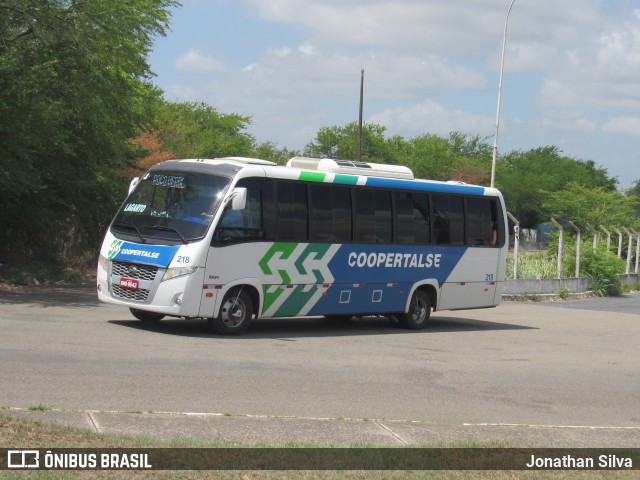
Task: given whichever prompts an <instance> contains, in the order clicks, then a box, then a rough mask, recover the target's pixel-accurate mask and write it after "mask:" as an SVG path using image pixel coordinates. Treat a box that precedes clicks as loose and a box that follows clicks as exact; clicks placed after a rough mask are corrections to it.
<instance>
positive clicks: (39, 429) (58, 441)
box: [0, 412, 640, 480]
mask: <svg viewBox="0 0 640 480" xmlns="http://www.w3.org/2000/svg"><path fill="white" fill-rule="evenodd" d="M0 446H1V447H3V448H96V449H110V448H132V449H136V448H229V447H287V448H303V447H307V448H308V447H314V446H318V445H310V444H296V443H287V444H286V445H265V444H260V445H244V444H239V443H236V442H229V441H225V440H214V441H202V440H195V439H187V438H178V439H174V440H169V441H163V440H158V439H155V438H152V437H146V436H126V435H114V434H98V433H94V432H91V431H90V430H85V429H79V428H73V427H68V426H62V425H56V424H44V423H40V422H35V421H31V420H23V419H16V418H12V417H10V416H7V415H2V413H1V412H0ZM322 446H323V447H326V446H327V445H322ZM416 446H420V447H429V446H431V447H434V446H437V447H445V446H446V447H448V448H456V447H460V448H469V447H475V448H495V447H505V448H506V447H513V446H514V445H507V444H503V445H501V444H496V443H494V442H492V443H482V442H480V443H479V442H458V443H456V444H448V445H416ZM358 447H360V448H362V447H363V445H358ZM365 447H366V446H365ZM371 448H375V447H373V446H372V447H371ZM0 478H2V479H24V478H28V479H32V478H33V479H43V480H50V479H55V480H58V479H84V478H89V479H102V478H108V479H116V480H118V479H129V478H136V479H146V478H153V479H192V478H194V479H222V480H227V479H229V480H231V479H233V480H280V479H293V480H310V479H322V480H338V479H347V480H360V479H362V480H364V479H367V480H369V479H372V480H396V479H398V480H413V479H480V480H484V479H496V480H513V479H573V478H578V479H587V480H591V479H593V480H595V479H600V478H611V479H625V480H626V479H640V471H638V470H636V471H606V472H605V471H587V472H580V471H561V472H548V471H508V470H505V471H498V470H491V471H386V470H385V471H375V470H371V471H369V470H368V471H309V470H286V471H281V470H279V471H270V470H260V471H240V470H234V471H157V470H156V471H111V470H110V471H32V472H13V471H0Z"/></svg>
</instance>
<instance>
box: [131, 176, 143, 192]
mask: <svg viewBox="0 0 640 480" xmlns="http://www.w3.org/2000/svg"><path fill="white" fill-rule="evenodd" d="M138 183H140V177H134V178H133V179H132V180H131V183H129V193H131V192H133V189H134V188H136V185H138Z"/></svg>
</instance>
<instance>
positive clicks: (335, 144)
mask: <svg viewBox="0 0 640 480" xmlns="http://www.w3.org/2000/svg"><path fill="white" fill-rule="evenodd" d="M385 131H386V128H385V127H383V126H381V125H376V124H373V123H369V124H365V125H363V127H362V161H364V162H373V163H391V164H395V163H398V161H397V158H396V157H395V151H394V150H392V149H391V148H389V143H388V142H387V140H386V138H385V136H384V133H385ZM397 143H398V138H394V139H393V141H392V144H394V145H396V146H397ZM304 155H306V156H309V157H326V158H336V159H341V160H356V159H357V158H358V124H357V122H351V123H348V124H347V125H346V126H344V127H338V126H333V127H323V128H321V129H320V130H318V133H317V134H316V138H315V140H314V141H312V142H310V143H308V144H307V146H306V147H305V149H304Z"/></svg>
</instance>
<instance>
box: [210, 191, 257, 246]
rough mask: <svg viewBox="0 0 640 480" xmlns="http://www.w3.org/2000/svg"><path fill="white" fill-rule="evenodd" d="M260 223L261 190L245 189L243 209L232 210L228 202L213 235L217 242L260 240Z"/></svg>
mask: <svg viewBox="0 0 640 480" xmlns="http://www.w3.org/2000/svg"><path fill="white" fill-rule="evenodd" d="M262 225H263V223H262V192H261V191H260V190H258V189H254V188H248V189H247V205H246V207H245V208H244V209H243V210H233V209H232V208H231V203H229V204H228V205H227V206H226V207H225V210H224V213H223V215H222V218H221V219H220V222H219V223H218V228H217V230H216V233H215V235H214V241H215V242H217V243H223V244H228V243H232V242H238V241H247V240H249V241H250V240H261V239H263V238H264V230H263V226H262Z"/></svg>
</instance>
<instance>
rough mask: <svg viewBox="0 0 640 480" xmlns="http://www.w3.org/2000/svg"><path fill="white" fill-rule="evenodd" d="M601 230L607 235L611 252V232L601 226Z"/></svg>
mask: <svg viewBox="0 0 640 480" xmlns="http://www.w3.org/2000/svg"><path fill="white" fill-rule="evenodd" d="M600 228H601V229H602V231H603V232H604V233H606V234H607V252H608V251H610V250H611V232H610V231H609V230H607V229H606V228H604V227H603V226H602V225H600Z"/></svg>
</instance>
